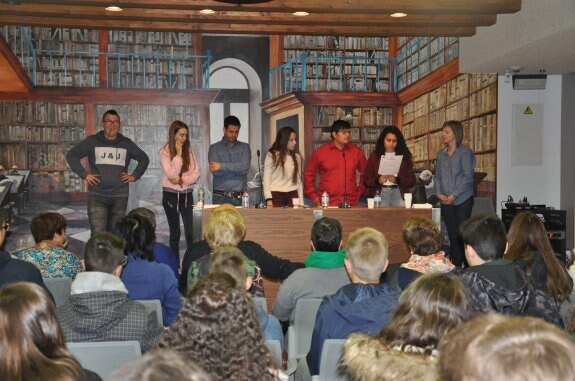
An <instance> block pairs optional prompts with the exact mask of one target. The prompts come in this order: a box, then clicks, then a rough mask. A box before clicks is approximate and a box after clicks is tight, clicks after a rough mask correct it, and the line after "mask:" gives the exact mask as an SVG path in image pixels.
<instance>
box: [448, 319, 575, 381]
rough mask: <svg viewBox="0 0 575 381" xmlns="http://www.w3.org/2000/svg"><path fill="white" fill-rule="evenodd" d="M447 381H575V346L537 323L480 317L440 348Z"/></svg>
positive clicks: (563, 334)
mask: <svg viewBox="0 0 575 381" xmlns="http://www.w3.org/2000/svg"><path fill="white" fill-rule="evenodd" d="M439 353H440V361H439V368H440V372H441V376H442V378H441V379H442V380H443V381H493V380H506V381H540V380H545V381H564V380H575V343H574V342H573V340H572V339H571V337H570V336H569V335H568V334H567V333H566V332H564V331H562V330H560V329H559V328H557V327H555V326H553V325H551V324H549V323H546V322H545V321H543V320H541V319H536V318H532V317H523V316H515V317H508V316H504V315H497V314H487V315H482V316H479V317H477V318H475V319H472V320H470V321H469V322H467V323H465V324H462V325H460V326H459V327H458V328H456V329H454V330H453V331H451V332H450V333H449V334H448V335H446V336H445V337H444V338H443V339H442V340H441V342H440V344H439Z"/></svg>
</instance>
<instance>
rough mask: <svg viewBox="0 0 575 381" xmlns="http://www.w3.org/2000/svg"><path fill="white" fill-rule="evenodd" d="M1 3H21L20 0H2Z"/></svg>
mask: <svg viewBox="0 0 575 381" xmlns="http://www.w3.org/2000/svg"><path fill="white" fill-rule="evenodd" d="M0 3H4V4H8V5H20V3H21V1H20V0H2V1H0Z"/></svg>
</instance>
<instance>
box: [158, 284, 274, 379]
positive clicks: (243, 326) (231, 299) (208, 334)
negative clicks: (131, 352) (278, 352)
mask: <svg viewBox="0 0 575 381" xmlns="http://www.w3.org/2000/svg"><path fill="white" fill-rule="evenodd" d="M158 348H170V349H174V350H177V351H180V352H182V353H183V354H184V355H186V356H187V357H188V358H189V359H190V360H192V361H195V362H196V363H197V364H198V365H199V366H201V367H202V368H203V369H204V370H205V371H206V372H208V373H209V374H210V375H211V376H212V377H214V379H219V380H229V381H244V380H274V375H273V374H272V373H271V372H270V369H273V368H277V366H275V365H274V364H273V363H272V359H271V356H270V354H269V351H268V349H267V347H266V346H265V343H264V339H263V337H262V334H261V331H260V325H259V321H258V317H257V314H256V310H255V307H254V302H253V300H252V299H251V296H250V295H249V294H248V293H247V292H246V291H244V290H241V289H239V288H237V287H236V281H235V280H234V279H233V278H232V277H231V276H230V275H228V274H223V273H213V274H209V275H208V276H206V277H204V278H202V279H201V280H200V282H199V283H198V284H197V285H196V287H195V288H194V289H193V290H192V291H191V292H190V294H189V296H188V298H187V299H186V302H185V303H184V306H183V307H182V309H181V311H180V314H179V315H178V317H177V319H176V321H175V322H174V323H173V324H172V325H170V327H169V328H168V330H167V331H166V333H165V334H164V335H163V336H162V337H161V338H160V341H159V343H158Z"/></svg>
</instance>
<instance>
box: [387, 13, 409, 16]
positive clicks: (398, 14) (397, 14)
mask: <svg viewBox="0 0 575 381" xmlns="http://www.w3.org/2000/svg"><path fill="white" fill-rule="evenodd" d="M390 16H391V17H405V16H407V13H403V12H395V13H392V14H391V15H390Z"/></svg>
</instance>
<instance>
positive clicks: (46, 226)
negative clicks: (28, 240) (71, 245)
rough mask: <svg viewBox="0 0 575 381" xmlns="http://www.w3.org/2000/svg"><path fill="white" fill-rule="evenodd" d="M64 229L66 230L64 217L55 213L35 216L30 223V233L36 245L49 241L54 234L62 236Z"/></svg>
mask: <svg viewBox="0 0 575 381" xmlns="http://www.w3.org/2000/svg"><path fill="white" fill-rule="evenodd" d="M64 229H66V220H65V219H64V216H62V215H61V214H60V213H55V212H48V213H40V214H37V215H35V216H34V218H32V222H31V223H30V231H31V232H32V237H34V241H35V242H36V243H38V242H40V241H50V240H52V239H53V238H54V234H56V233H58V234H62V232H63V231H64Z"/></svg>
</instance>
